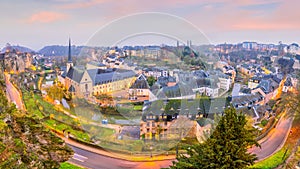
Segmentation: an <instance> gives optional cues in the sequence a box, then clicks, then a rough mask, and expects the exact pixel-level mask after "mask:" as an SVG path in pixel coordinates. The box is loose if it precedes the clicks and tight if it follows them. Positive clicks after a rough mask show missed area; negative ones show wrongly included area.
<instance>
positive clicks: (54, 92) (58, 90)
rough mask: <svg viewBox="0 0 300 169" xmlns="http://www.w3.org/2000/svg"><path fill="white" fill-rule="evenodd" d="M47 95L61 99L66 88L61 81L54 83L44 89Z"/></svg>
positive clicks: (54, 98)
mask: <svg viewBox="0 0 300 169" xmlns="http://www.w3.org/2000/svg"><path fill="white" fill-rule="evenodd" d="M46 92H47V94H48V96H49V97H50V98H51V99H53V100H59V101H60V100H61V99H62V98H63V97H64V93H65V92H66V89H65V88H64V87H63V85H62V84H61V83H55V84H53V85H52V86H50V87H49V88H47V89H46Z"/></svg>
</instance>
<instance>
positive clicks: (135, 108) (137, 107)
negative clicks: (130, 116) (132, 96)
mask: <svg viewBox="0 0 300 169" xmlns="http://www.w3.org/2000/svg"><path fill="white" fill-rule="evenodd" d="M133 110H137V111H142V110H143V105H135V106H134V107H133Z"/></svg>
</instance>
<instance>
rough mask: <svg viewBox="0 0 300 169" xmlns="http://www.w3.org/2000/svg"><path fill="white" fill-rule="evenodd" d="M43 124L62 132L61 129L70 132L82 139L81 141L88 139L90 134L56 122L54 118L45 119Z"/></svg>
mask: <svg viewBox="0 0 300 169" xmlns="http://www.w3.org/2000/svg"><path fill="white" fill-rule="evenodd" d="M45 124H46V125H47V126H49V127H51V128H53V129H55V130H57V131H61V132H62V131H63V130H65V131H67V132H70V134H71V135H73V136H75V137H76V138H77V139H79V140H82V141H89V140H90V136H89V135H88V133H86V132H84V131H81V130H75V129H73V128H72V127H71V126H68V125H66V124H63V123H60V122H57V121H55V120H54V119H50V120H46V121H45Z"/></svg>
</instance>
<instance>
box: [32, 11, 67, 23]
mask: <svg viewBox="0 0 300 169" xmlns="http://www.w3.org/2000/svg"><path fill="white" fill-rule="evenodd" d="M66 18H68V15H66V14H63V13H58V12H50V11H41V12H38V13H35V14H33V15H31V16H30V18H29V19H27V22H28V23H52V22H55V21H59V20H64V19H66Z"/></svg>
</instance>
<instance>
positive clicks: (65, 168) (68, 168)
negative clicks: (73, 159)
mask: <svg viewBox="0 0 300 169" xmlns="http://www.w3.org/2000/svg"><path fill="white" fill-rule="evenodd" d="M59 169H84V168H82V167H79V166H77V165H74V164H71V163H68V162H64V163H61V164H60V168H59Z"/></svg>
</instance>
